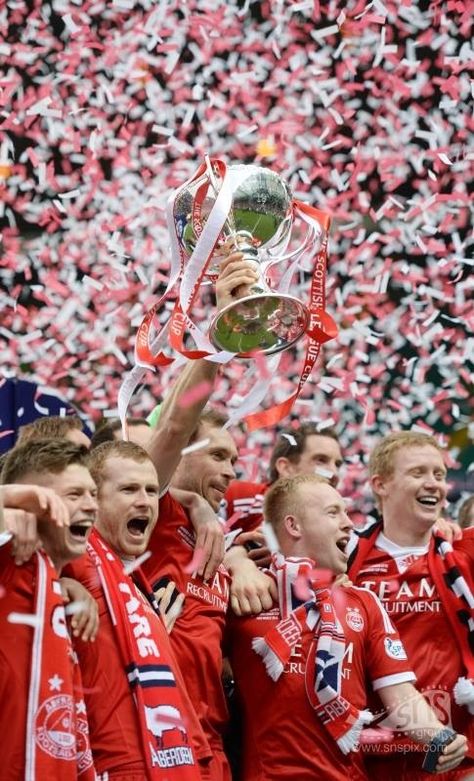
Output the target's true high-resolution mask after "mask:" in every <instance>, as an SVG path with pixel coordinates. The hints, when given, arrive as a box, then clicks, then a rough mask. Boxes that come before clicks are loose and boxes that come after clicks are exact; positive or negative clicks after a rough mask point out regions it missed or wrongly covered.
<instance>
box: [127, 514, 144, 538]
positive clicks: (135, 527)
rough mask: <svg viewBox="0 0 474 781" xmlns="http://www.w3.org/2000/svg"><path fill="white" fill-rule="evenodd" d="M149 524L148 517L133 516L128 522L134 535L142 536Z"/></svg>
mask: <svg viewBox="0 0 474 781" xmlns="http://www.w3.org/2000/svg"><path fill="white" fill-rule="evenodd" d="M147 526H148V518H131V519H130V520H129V521H128V523H127V529H128V531H129V533H130V534H131V535H132V537H142V536H143V535H144V534H145V531H146V528H147Z"/></svg>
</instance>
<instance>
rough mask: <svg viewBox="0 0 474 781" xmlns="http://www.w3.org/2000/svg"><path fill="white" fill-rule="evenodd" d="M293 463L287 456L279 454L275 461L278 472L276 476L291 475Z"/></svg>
mask: <svg viewBox="0 0 474 781" xmlns="http://www.w3.org/2000/svg"><path fill="white" fill-rule="evenodd" d="M292 466H293V464H292V463H291V461H290V460H289V459H288V458H285V456H280V458H277V460H276V461H275V469H276V471H277V472H278V477H291V476H292V474H293V470H292Z"/></svg>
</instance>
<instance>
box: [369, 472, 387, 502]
mask: <svg viewBox="0 0 474 781" xmlns="http://www.w3.org/2000/svg"><path fill="white" fill-rule="evenodd" d="M370 485H371V487H372V491H373V492H374V494H375V495H376V496H380V497H381V498H382V499H383V498H384V497H385V496H386V495H387V481H386V479H385V478H384V477H382V475H373V476H372V477H371V478H370Z"/></svg>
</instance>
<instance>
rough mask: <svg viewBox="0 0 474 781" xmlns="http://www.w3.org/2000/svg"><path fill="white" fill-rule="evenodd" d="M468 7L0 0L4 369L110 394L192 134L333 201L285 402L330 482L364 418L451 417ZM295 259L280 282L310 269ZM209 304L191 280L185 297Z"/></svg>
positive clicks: (358, 465)
mask: <svg viewBox="0 0 474 781" xmlns="http://www.w3.org/2000/svg"><path fill="white" fill-rule="evenodd" d="M470 17H471V14H470V13H469V4H463V3H453V2H448V4H447V5H446V7H445V6H444V5H443V4H440V3H439V2H432V3H430V4H429V5H427V6H423V8H421V6H419V5H418V4H416V3H407V2H403V3H398V2H395V1H394V0H388V1H386V2H383V3H382V2H376V3H371V2H364V0H353V2H350V3H340V2H335V1H334V0H331V1H330V2H329V3H324V4H319V3H310V2H300V3H294V2H292V1H291V0H280V1H279V2H278V3H272V2H268V0H266V1H265V2H244V1H243V0H228V2H221V3H218V2H215V1H214V0H189V1H188V2H186V3H183V2H177V0H166V1H165V0H160V2H152V0H137V2H133V3H131V2H128V0H127V2H125V1H124V0H121V1H120V2H115V3H108V2H105V0H95V2H91V1H90V0H85V2H81V3H78V2H76V1H75V2H73V0H51V2H50V3H43V2H41V0H33V1H32V2H22V0H6V2H5V3H4V7H3V10H2V18H1V24H2V43H1V46H0V51H1V57H2V65H3V74H2V77H1V80H0V105H1V107H0V123H1V128H2V136H1V140H0V191H1V192H0V220H1V257H2V262H1V268H0V285H1V287H2V293H3V301H2V319H1V326H0V357H1V363H2V366H3V367H4V370H5V371H6V372H7V373H9V374H20V375H21V376H26V377H31V378H32V379H34V380H35V381H36V382H38V383H39V384H41V385H47V386H48V387H53V388H56V389H57V390H58V392H60V393H61V394H62V395H63V396H64V397H65V398H67V399H68V401H71V402H73V403H74V404H75V405H76V406H77V407H79V408H80V409H81V410H82V411H83V412H84V413H86V414H87V415H88V416H89V417H90V418H91V419H92V420H93V421H97V420H98V419H99V418H100V417H101V415H102V413H103V412H104V411H107V410H110V409H111V408H113V407H114V406H115V405H116V402H117V393H118V389H119V387H120V383H121V380H122V377H123V374H124V372H125V371H126V370H127V369H128V368H130V366H131V365H132V362H133V342H134V334H135V331H136V328H137V326H138V325H139V324H140V322H141V319H142V317H143V314H144V312H145V311H147V310H148V309H149V308H150V306H152V305H153V303H154V302H155V301H156V300H157V298H158V297H159V296H160V295H161V294H162V293H163V292H164V290H165V288H166V282H167V280H168V274H169V267H170V253H169V236H168V231H167V227H166V218H165V207H166V200H167V197H168V196H169V194H170V193H171V192H172V191H173V190H174V189H176V188H177V187H178V186H179V185H181V184H182V183H183V182H184V181H185V180H186V178H187V177H188V176H189V175H190V174H191V173H193V172H194V171H195V170H196V167H197V164H198V163H199V162H200V161H201V160H202V159H203V157H204V155H205V154H209V155H214V156H219V157H222V158H223V159H225V160H227V161H228V162H235V161H237V162H242V163H254V162H256V163H257V164H259V165H268V166H270V167H271V168H273V169H274V170H275V171H277V172H278V173H280V174H281V175H282V176H284V177H285V178H286V180H287V181H288V182H289V184H290V186H291V188H292V190H293V193H294V195H295V197H297V198H299V199H301V200H304V201H307V202H309V203H311V204H313V205H315V206H317V207H319V208H320V209H322V210H324V211H327V212H329V213H330V214H331V215H332V229H331V236H330V248H329V249H330V262H329V272H328V284H327V300H328V310H329V312H330V313H331V315H332V316H333V317H334V318H335V320H336V321H337V323H338V326H339V336H338V338H337V339H335V340H334V341H332V342H330V343H329V344H328V345H326V346H325V347H324V348H323V351H322V357H321V359H320V361H319V363H318V365H317V367H316V369H315V371H314V372H313V375H312V376H311V378H310V380H309V382H308V383H307V385H306V387H305V389H304V390H303V392H302V394H301V396H300V398H299V400H298V401H297V403H296V405H295V407H294V419H295V420H296V419H307V418H310V419H312V420H315V421H317V422H319V423H320V425H321V426H322V427H324V423H325V421H327V420H328V419H329V418H332V420H333V421H334V425H335V426H336V427H337V429H338V431H340V433H341V437H342V444H343V447H344V450H345V454H346V456H347V458H348V468H347V474H346V481H345V485H344V489H345V491H346V492H349V493H351V494H352V495H353V496H354V497H355V498H356V499H357V498H358V496H359V495H360V494H361V492H362V491H365V490H366V489H365V487H364V474H365V468H366V453H367V451H368V449H369V448H370V447H371V445H372V442H373V438H374V436H375V435H379V434H380V433H385V432H388V431H390V430H392V429H393V428H400V427H410V426H413V425H420V424H426V425H427V426H429V427H430V428H432V429H434V430H436V431H437V432H439V431H444V432H450V431H451V430H453V429H457V428H459V427H462V426H466V425H467V422H468V419H469V415H470V414H471V413H472V368H473V367H472V356H473V354H474V340H473V337H472V331H473V326H474V319H473V309H472V288H473V275H472V268H473V260H472V254H473V253H472V231H471V227H470V226H471V225H472V198H471V196H470V192H469V182H470V181H471V180H472V176H470V171H471V170H472V160H473V157H474V146H473V140H472V139H473V129H474V127H473V124H474V123H473V119H472V114H471V108H470V104H471V101H472V92H471V90H472V84H471V82H470V74H469V67H470V64H471V63H472V47H471V45H470V43H469V27H470V23H471V18H470ZM298 273H299V277H298V278H297V279H295V280H294V281H293V285H292V292H293V293H295V294H296V295H298V292H299V290H302V289H303V287H304V286H305V285H306V284H307V278H306V277H307V273H306V272H305V271H302V272H298ZM168 303H169V302H167V304H168ZM212 307H213V294H212V288H211V287H209V286H206V287H204V288H203V290H202V296H201V298H200V301H199V302H198V303H197V304H196V305H195V309H194V310H193V317H194V318H195V319H196V321H204V320H206V319H207V318H208V317H209V316H210V313H211V311H212ZM167 311H168V310H166V306H165V311H164V312H163V313H158V319H160V322H162V321H163V320H164V319H165V314H166V312H167ZM301 349H302V347H301V346H299V347H297V348H295V349H293V350H290V351H288V352H287V353H285V354H284V355H283V357H282V360H281V363H280V366H279V368H278V371H277V372H275V373H272V375H273V374H274V376H273V381H272V385H271V387H270V391H269V398H268V399H265V404H266V406H268V403H269V402H273V403H278V402H279V401H281V400H283V399H284V398H286V397H287V396H288V395H289V394H290V393H291V392H292V391H293V385H294V381H295V376H296V371H297V367H298V366H299V363H300V359H301ZM260 363H261V361H260ZM178 368H179V367H178ZM257 371H258V372H260V374H262V366H257ZM174 377H175V372H174V370H166V371H165V370H158V371H156V372H149V374H148V376H147V382H148V383H149V385H148V387H146V388H144V389H143V390H142V391H141V392H140V393H139V394H137V396H136V398H135V399H134V402H133V405H132V413H133V414H136V415H140V414H145V415H146V414H148V413H149V412H150V410H151V409H152V408H153V407H154V406H155V403H156V401H155V399H156V398H157V397H159V396H162V395H164V394H166V392H167V390H168V389H169V387H170V386H171V384H172V382H173V379H174ZM254 380H255V366H253V368H252V367H250V371H248V363H246V362H245V361H242V360H237V361H233V362H231V363H230V364H228V365H227V366H226V367H225V369H224V370H223V375H222V378H221V380H220V383H219V385H218V388H217V391H216V395H215V401H216V403H217V404H220V405H221V406H223V407H226V408H228V409H232V408H238V407H239V404H240V400H241V399H242V398H244V397H245V392H246V390H247V389H248V387H249V386H250V384H252V383H253V382H254ZM195 400H199V399H197V398H196V397H193V396H191V397H189V398H187V403H189V404H192V403H193V401H195ZM18 415H20V410H18ZM322 430H323V429H322ZM1 434H2V432H1V431H0V435H1ZM242 441H243V440H242ZM272 441H273V437H272V436H271V434H270V433H269V432H265V431H259V432H256V433H254V434H252V436H251V437H250V438H247V439H246V445H247V446H248V447H249V448H252V449H253V450H254V451H255V452H256V453H257V455H256V458H255V459H252V461H251V463H250V462H249V464H248V466H249V469H253V468H254V466H255V464H257V466H258V467H259V468H260V469H261V470H262V473H263V470H264V468H265V466H266V462H267V459H266V457H265V454H266V452H267V448H268V445H269V443H270V442H272ZM239 444H241V442H239ZM455 458H456V454H454V456H453V460H454V462H455ZM261 476H262V475H261Z"/></svg>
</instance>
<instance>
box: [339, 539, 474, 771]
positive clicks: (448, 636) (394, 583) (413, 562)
mask: <svg viewBox="0 0 474 781" xmlns="http://www.w3.org/2000/svg"><path fill="white" fill-rule="evenodd" d="M453 548H454V550H455V551H456V553H457V554H461V555H462V556H463V557H465V558H466V561H467V562H470V566H471V567H472V565H473V560H474V529H467V530H465V531H464V533H463V538H462V540H460V541H459V542H454V543H453ZM427 550H428V546H426V548H405V547H403V548H402V547H400V546H398V545H396V544H395V543H393V542H391V541H390V540H388V539H387V538H386V537H385V536H384V535H383V534H382V533H381V534H380V535H379V537H378V538H377V541H376V543H375V546H374V548H373V549H372V551H371V552H370V553H369V555H368V557H367V558H366V560H365V561H364V563H363V564H362V566H361V568H360V569H359V572H358V573H354V575H353V576H352V577H353V580H354V581H355V583H356V584H357V585H358V586H362V587H364V588H367V589H370V590H371V591H372V592H374V593H375V594H377V596H378V597H379V598H380V600H381V601H382V603H383V605H384V607H385V609H386V611H387V613H388V614H389V616H390V618H391V619H392V621H393V622H394V624H395V626H396V627H397V629H398V631H399V632H400V636H401V638H402V641H403V644H404V646H405V648H406V651H407V654H408V658H409V660H410V663H411V665H412V666H413V670H414V672H415V674H416V679H417V684H416V686H417V689H418V690H419V691H420V692H422V694H423V695H424V696H425V698H426V699H427V700H428V702H429V703H430V705H431V706H432V708H433V709H434V710H435V711H436V713H437V716H438V718H439V720H440V721H441V722H443V724H447V725H450V726H452V727H453V728H454V729H455V730H456V731H457V732H461V733H462V734H464V735H466V736H467V737H468V738H469V756H471V757H474V719H473V717H472V715H470V714H469V712H468V710H467V708H465V707H460V706H458V705H456V703H455V702H454V698H453V695H452V690H453V686H454V684H455V683H456V681H457V679H458V678H459V676H460V675H463V674H464V673H463V666H462V660H461V655H460V653H459V649H458V645H457V643H456V641H455V639H454V636H453V632H452V629H451V624H450V622H449V620H448V618H447V616H446V613H445V611H444V608H443V605H442V603H441V600H440V598H439V595H438V593H437V591H436V587H435V585H434V583H433V580H432V578H431V576H430V573H429V570H428V556H427ZM403 742H404V743H407V742H408V741H406V740H404V741H403ZM416 750H417V747H416V746H413V751H416ZM418 750H419V749H418ZM379 752H380V749H379V751H378V752H377V753H379ZM380 753H381V752H380ZM387 755H388V756H390V753H388V754H387ZM416 759H417V758H416V757H414V760H416ZM418 764H420V760H419V758H418Z"/></svg>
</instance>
